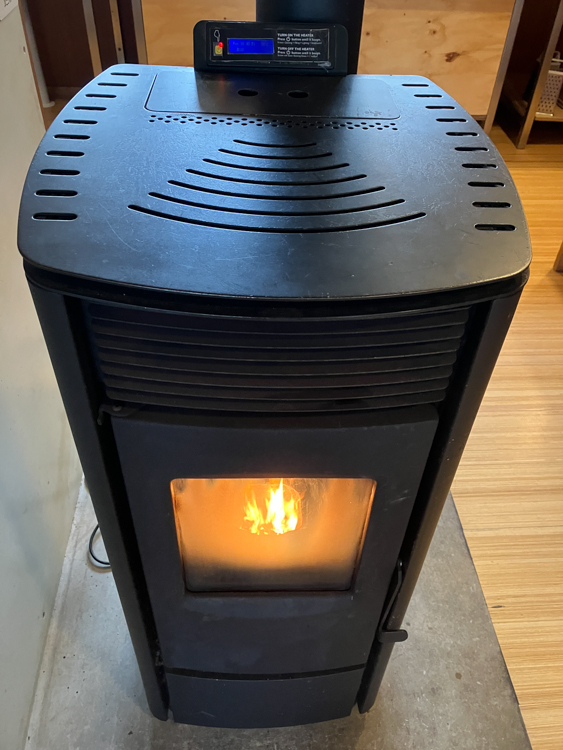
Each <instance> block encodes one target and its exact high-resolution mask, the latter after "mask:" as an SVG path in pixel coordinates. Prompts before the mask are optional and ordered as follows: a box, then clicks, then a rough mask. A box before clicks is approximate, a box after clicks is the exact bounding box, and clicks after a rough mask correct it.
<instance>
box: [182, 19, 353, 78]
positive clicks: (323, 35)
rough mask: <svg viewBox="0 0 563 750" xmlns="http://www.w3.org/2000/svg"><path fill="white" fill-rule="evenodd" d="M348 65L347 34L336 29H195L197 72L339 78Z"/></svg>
mask: <svg viewBox="0 0 563 750" xmlns="http://www.w3.org/2000/svg"><path fill="white" fill-rule="evenodd" d="M347 64H348V32H347V31H346V29H345V27H344V26H340V25H339V24H279V23H275V24H269V23H253V22H245V21H200V22H199V23H198V24H197V25H196V26H195V28H194V67H195V69H196V70H200V71H205V70H206V71H214V72H219V71H228V70H231V71H240V72H249V71H252V72H253V73H257V72H261V73H267V72H272V73H276V74H279V73H291V74H292V75H299V74H303V75H311V74H321V75H339V76H343V75H346V73H347Z"/></svg>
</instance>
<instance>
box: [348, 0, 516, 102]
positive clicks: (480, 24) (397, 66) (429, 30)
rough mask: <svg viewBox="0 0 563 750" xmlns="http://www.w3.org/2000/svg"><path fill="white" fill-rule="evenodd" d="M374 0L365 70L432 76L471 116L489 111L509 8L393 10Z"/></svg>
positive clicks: (363, 62) (361, 68)
mask: <svg viewBox="0 0 563 750" xmlns="http://www.w3.org/2000/svg"><path fill="white" fill-rule="evenodd" d="M397 4H399V3H397ZM401 4H405V5H406V2H405V0H402V3H401ZM465 4H467V3H465ZM375 5H376V3H374V2H370V0H368V2H367V3H366V14H365V19H364V29H363V38H362V46H361V49H360V66H359V72H360V73H390V74H403V75H405V74H407V75H408V74H411V75H412V74H413V73H414V74H417V75H423V76H427V77H428V78H430V79H431V80H433V81H434V82H435V83H437V84H438V86H441V87H442V88H443V89H445V91H447V92H448V94H450V95H451V96H453V97H454V98H455V99H457V101H459V103H460V104H461V105H462V106H463V107H465V108H466V109H467V110H468V111H469V112H470V113H471V114H472V115H476V116H482V115H485V114H486V112H487V109H488V106H489V100H490V97H491V93H492V91H493V86H494V83H495V78H496V75H497V70H498V66H499V63H500V58H501V55H502V49H503V46H504V40H505V38H506V33H507V31H508V25H509V23H510V13H511V11H510V10H509V11H508V12H506V11H500V12H485V11H471V12H470V11H465V10H463V11H460V10H419V9H414V10H410V9H409V10H391V9H387V8H385V9H381V8H377V7H375ZM450 5H454V3H453V2H451V3H450ZM476 5H479V3H476ZM491 5H494V3H491ZM497 5H498V4H497Z"/></svg>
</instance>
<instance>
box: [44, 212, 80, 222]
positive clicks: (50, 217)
mask: <svg viewBox="0 0 563 750" xmlns="http://www.w3.org/2000/svg"><path fill="white" fill-rule="evenodd" d="M33 218H34V219H37V220H38V221H74V220H75V219H78V216H77V215H76V214H67V213H61V212H58V213H55V212H52V213H50V212H46V211H45V212H43V213H38V214H33Z"/></svg>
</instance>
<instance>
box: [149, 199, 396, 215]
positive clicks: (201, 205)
mask: <svg viewBox="0 0 563 750" xmlns="http://www.w3.org/2000/svg"><path fill="white" fill-rule="evenodd" d="M149 195H150V197H151V198H157V199H158V200H163V201H168V202H169V203H177V204H179V205H181V206H191V207H192V208H200V209H203V210H206V211H219V212H223V213H231V214H240V215H243V216H301V217H315V216H337V215H340V214H353V213H360V212H362V211H373V210H375V209H378V208H389V207H390V206H398V205H400V204H401V203H404V202H405V201H404V199H403V198H398V199H397V200H391V201H386V202H385V203H374V204H372V205H368V206H355V207H353V208H340V209H338V208H337V209H333V210H331V211H264V210H258V209H257V210H253V209H248V208H229V207H227V206H213V205H210V204H209V203H197V202H195V201H188V200H185V199H184V198H176V197H175V196H173V195H163V194H162V193H149Z"/></svg>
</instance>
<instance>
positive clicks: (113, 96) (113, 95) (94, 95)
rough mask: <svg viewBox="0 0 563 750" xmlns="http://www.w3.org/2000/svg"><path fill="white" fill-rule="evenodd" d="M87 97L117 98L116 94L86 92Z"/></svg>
mask: <svg viewBox="0 0 563 750" xmlns="http://www.w3.org/2000/svg"><path fill="white" fill-rule="evenodd" d="M86 96H87V97H88V99H117V95H116V94H86Z"/></svg>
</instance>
